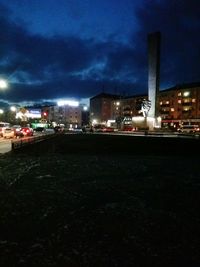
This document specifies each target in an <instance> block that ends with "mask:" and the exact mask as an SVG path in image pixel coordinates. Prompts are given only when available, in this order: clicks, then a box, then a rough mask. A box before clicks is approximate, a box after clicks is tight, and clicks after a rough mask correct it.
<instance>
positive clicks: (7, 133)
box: [3, 127, 15, 138]
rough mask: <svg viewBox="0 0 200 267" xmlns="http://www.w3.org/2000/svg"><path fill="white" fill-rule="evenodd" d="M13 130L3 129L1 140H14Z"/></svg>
mask: <svg viewBox="0 0 200 267" xmlns="http://www.w3.org/2000/svg"><path fill="white" fill-rule="evenodd" d="M14 137H15V130H14V129H13V128H8V127H7V128H5V129H4V131H3V138H14Z"/></svg>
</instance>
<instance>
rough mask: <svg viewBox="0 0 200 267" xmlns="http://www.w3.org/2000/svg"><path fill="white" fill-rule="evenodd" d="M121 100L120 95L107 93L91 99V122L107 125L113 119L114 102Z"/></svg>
mask: <svg viewBox="0 0 200 267" xmlns="http://www.w3.org/2000/svg"><path fill="white" fill-rule="evenodd" d="M119 98H120V97H119V95H112V94H107V93H101V94H98V95H96V96H94V97H92V98H90V122H91V123H96V124H101V123H106V122H107V121H108V120H109V119H110V118H111V103H112V101H113V100H115V99H119Z"/></svg>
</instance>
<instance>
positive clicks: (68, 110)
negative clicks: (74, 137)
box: [42, 105, 82, 128]
mask: <svg viewBox="0 0 200 267" xmlns="http://www.w3.org/2000/svg"><path fill="white" fill-rule="evenodd" d="M42 119H43V120H45V119H46V120H47V121H48V122H55V123H56V124H64V125H65V126H66V127H67V128H74V127H75V128H77V127H80V126H81V125H82V107H81V106H77V107H74V106H70V105H63V106H58V105H55V106H48V107H43V108H42Z"/></svg>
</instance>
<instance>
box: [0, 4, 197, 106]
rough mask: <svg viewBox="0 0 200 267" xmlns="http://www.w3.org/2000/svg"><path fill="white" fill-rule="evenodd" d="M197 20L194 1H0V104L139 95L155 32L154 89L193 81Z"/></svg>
mask: <svg viewBox="0 0 200 267" xmlns="http://www.w3.org/2000/svg"><path fill="white" fill-rule="evenodd" d="M199 18H200V1H199V0H109V1H108V0H0V28H1V35H0V56H1V57H0V77H1V78H5V79H7V81H8V82H9V88H8V89H7V90H4V91H1V92H0V105H3V104H6V103H9V104H11V103H32V102H41V101H53V100H55V99H60V98H76V99H78V100H81V101H83V102H85V101H86V99H87V98H90V97H92V96H94V95H96V94H98V93H100V92H102V91H104V92H108V93H120V94H126V95H134V94H140V93H141V94H142V93H147V88H148V84H147V80H148V57H147V34H148V33H151V32H155V31H160V32H161V34H162V44H161V77H160V82H161V89H167V88H169V87H171V86H174V85H176V84H182V83H191V82H199V81H200V67H199V64H200V19H199Z"/></svg>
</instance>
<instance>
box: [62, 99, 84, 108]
mask: <svg viewBox="0 0 200 267" xmlns="http://www.w3.org/2000/svg"><path fill="white" fill-rule="evenodd" d="M57 105H58V106H66V105H67V106H71V107H78V106H79V102H78V101H74V100H60V101H58V102H57Z"/></svg>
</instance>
